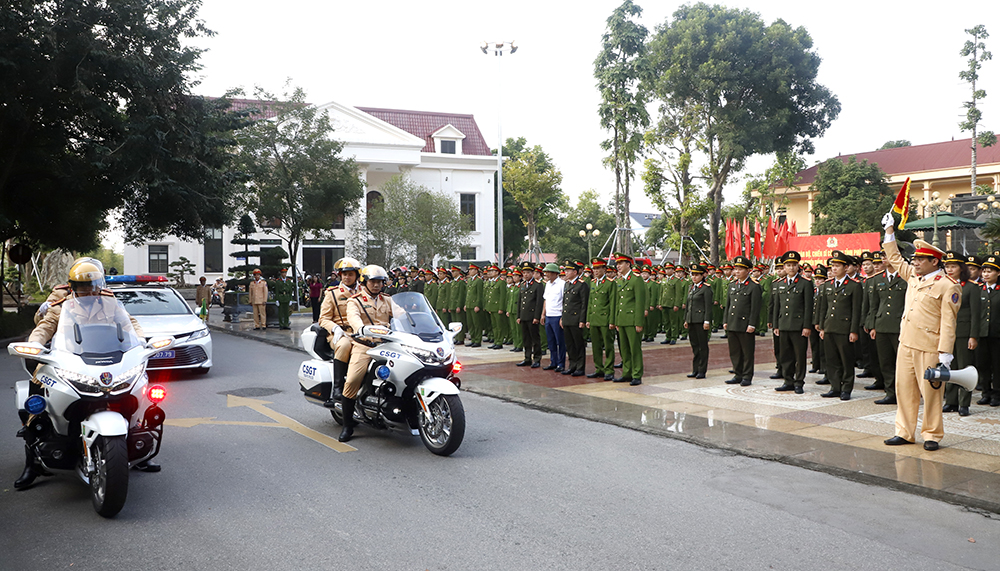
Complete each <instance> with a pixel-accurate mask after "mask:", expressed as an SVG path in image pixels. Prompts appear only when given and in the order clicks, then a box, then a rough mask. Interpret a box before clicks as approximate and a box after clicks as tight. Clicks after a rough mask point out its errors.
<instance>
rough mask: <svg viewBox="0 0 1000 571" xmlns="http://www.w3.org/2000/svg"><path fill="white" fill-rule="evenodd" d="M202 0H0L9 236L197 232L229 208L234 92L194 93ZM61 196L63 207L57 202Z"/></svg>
mask: <svg viewBox="0 0 1000 571" xmlns="http://www.w3.org/2000/svg"><path fill="white" fill-rule="evenodd" d="M200 5H201V2H200V0H149V1H146V2H83V1H78V0H77V1H67V2H40V1H30V0H22V1H14V2H5V3H4V7H3V8H2V9H0V46H2V47H0V85H3V89H2V90H0V241H3V240H8V239H11V238H16V239H18V240H21V241H27V242H33V243H38V244H42V245H45V246H48V247H65V248H67V249H71V250H74V251H80V250H92V249H94V248H97V247H98V246H99V241H98V232H99V231H100V230H102V229H104V228H105V226H106V220H107V214H108V213H109V212H115V213H117V214H116V215H117V217H118V222H119V225H120V227H121V228H123V229H124V232H125V238H126V240H128V241H130V242H135V241H139V240H145V239H148V238H150V237H153V236H157V235H162V234H163V233H167V232H169V233H172V234H175V235H178V236H182V237H187V238H193V239H197V238H200V237H201V236H202V234H203V231H204V228H205V227H221V226H222V225H223V224H225V223H228V222H229V221H230V220H231V212H232V199H233V195H234V192H235V185H234V182H235V181H236V178H235V176H234V175H233V172H232V169H231V166H230V165H231V149H232V147H233V144H234V140H233V138H232V131H233V129H234V128H237V127H238V126H240V125H242V124H243V123H244V121H243V120H242V119H241V118H240V116H239V115H236V114H229V113H226V109H228V107H229V102H228V101H225V100H207V99H205V98H202V97H196V96H193V95H191V94H190V90H191V87H192V85H194V84H195V81H196V80H195V79H193V78H194V77H196V76H197V72H198V70H199V69H200V64H199V62H198V60H199V56H200V54H201V52H202V50H201V49H200V48H196V47H192V42H191V41H190V39H192V38H197V37H199V36H211V35H214V34H213V32H211V31H210V30H208V29H207V28H206V27H205V26H204V24H203V23H202V22H201V21H200V20H198V19H197V11H198V8H199V7H200ZM53 205H57V207H53Z"/></svg>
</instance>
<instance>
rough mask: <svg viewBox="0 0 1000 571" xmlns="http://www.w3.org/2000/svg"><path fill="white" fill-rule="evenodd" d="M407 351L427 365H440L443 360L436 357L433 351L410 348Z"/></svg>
mask: <svg viewBox="0 0 1000 571" xmlns="http://www.w3.org/2000/svg"><path fill="white" fill-rule="evenodd" d="M406 350H407V351H409V352H410V354H412V355H413V356H414V357H416V358H417V359H419V360H420V362H421V363H423V364H425V365H440V364H441V362H442V360H441V358H440V357H438V356H437V355H435V354H434V353H433V352H432V351H428V350H426V349H419V348H417V347H410V346H407V347H406Z"/></svg>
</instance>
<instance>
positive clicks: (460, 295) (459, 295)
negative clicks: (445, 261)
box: [448, 266, 469, 345]
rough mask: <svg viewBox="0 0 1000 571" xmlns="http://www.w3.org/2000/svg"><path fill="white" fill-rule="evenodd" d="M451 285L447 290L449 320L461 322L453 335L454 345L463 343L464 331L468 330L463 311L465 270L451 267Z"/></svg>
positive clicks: (466, 316)
mask: <svg viewBox="0 0 1000 571" xmlns="http://www.w3.org/2000/svg"><path fill="white" fill-rule="evenodd" d="M451 277H452V282H451V287H450V288H449V290H448V311H449V312H450V313H451V320H452V321H458V322H461V323H462V331H460V332H459V333H458V335H456V336H455V344H456V345H464V344H465V332H466V331H468V330H469V321H468V315H467V312H466V311H465V305H466V304H465V294H466V283H465V272H464V271H462V268H460V267H458V266H452V267H451Z"/></svg>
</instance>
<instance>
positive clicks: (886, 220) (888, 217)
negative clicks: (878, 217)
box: [882, 212, 894, 230]
mask: <svg viewBox="0 0 1000 571" xmlns="http://www.w3.org/2000/svg"><path fill="white" fill-rule="evenodd" d="M893 224H894V222H893V219H892V212H886V213H885V216H883V217H882V228H884V229H886V230H888V229H889V228H892V225H893Z"/></svg>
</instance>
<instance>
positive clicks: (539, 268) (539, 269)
mask: <svg viewBox="0 0 1000 571" xmlns="http://www.w3.org/2000/svg"><path fill="white" fill-rule="evenodd" d="M552 265H553V266H556V265H555V264H552ZM545 266H546V264H543V263H541V262H539V263H538V265H537V266H535V271H536V272H544V271H545ZM556 268H559V266H556ZM556 271H557V272H558V271H559V270H558V269H556Z"/></svg>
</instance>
